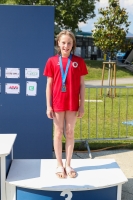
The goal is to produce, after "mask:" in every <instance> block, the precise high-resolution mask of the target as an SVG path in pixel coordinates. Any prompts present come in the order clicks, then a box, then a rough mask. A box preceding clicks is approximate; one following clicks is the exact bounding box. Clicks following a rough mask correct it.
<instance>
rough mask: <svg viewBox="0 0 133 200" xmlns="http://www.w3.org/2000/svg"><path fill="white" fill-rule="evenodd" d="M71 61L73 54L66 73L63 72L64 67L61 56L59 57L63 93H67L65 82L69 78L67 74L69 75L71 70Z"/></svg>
mask: <svg viewBox="0 0 133 200" xmlns="http://www.w3.org/2000/svg"><path fill="white" fill-rule="evenodd" d="M71 59H72V54H70V56H69V57H68V62H67V66H66V70H65V72H64V70H63V65H62V59H61V55H60V56H59V63H60V71H61V78H62V87H61V92H66V85H65V81H66V77H67V74H68V69H69V67H70V62H71Z"/></svg>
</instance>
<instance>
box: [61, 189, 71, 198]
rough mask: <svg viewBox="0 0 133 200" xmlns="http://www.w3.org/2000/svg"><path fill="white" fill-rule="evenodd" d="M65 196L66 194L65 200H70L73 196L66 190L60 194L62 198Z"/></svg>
mask: <svg viewBox="0 0 133 200" xmlns="http://www.w3.org/2000/svg"><path fill="white" fill-rule="evenodd" d="M66 194H67V195H68V196H67V198H65V200H71V199H72V196H73V194H72V192H71V191H67V190H66V191H63V192H62V193H61V194H60V196H63V197H64V196H65V195H66Z"/></svg>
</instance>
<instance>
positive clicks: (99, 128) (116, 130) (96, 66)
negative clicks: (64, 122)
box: [75, 60, 133, 151]
mask: <svg viewBox="0 0 133 200" xmlns="http://www.w3.org/2000/svg"><path fill="white" fill-rule="evenodd" d="M85 62H86V64H87V68H88V71H89V74H88V75H86V76H85V80H101V77H102V68H103V61H90V60H85ZM132 76H133V72H130V71H129V70H127V69H125V68H122V67H119V66H116V77H117V78H127V77H132ZM107 77H108V66H106V68H105V76H104V78H105V79H107ZM99 90H100V89H99ZM116 94H117V96H116V98H105V95H103V96H102V97H101V96H100V91H98V96H97V99H99V100H100V99H101V100H103V103H98V104H97V106H96V103H90V104H89V105H90V106H89V110H88V103H85V115H84V117H83V118H82V127H80V120H78V121H77V123H76V127H75V139H79V138H80V137H81V136H80V129H81V128H82V138H83V139H86V138H88V137H90V140H89V146H90V148H91V150H97V149H104V148H105V149H110V148H111V149H116V148H128V149H133V140H124V139H123V140H115V138H118V136H120V137H124V136H126V134H127V132H128V136H133V127H132V126H125V125H123V124H122V122H123V121H126V108H127V102H126V101H127V98H126V95H127V89H122V90H121V98H120V99H119V91H118V90H116ZM85 95H86V99H88V90H87V89H86V94H85ZM128 95H129V98H128V120H133V103H132V102H133V101H132V99H133V89H130V93H129V94H128ZM89 99H96V90H95V89H93V88H91V89H90V96H89ZM104 101H106V108H105V112H106V119H105V121H106V123H104V106H105V104H104ZM112 105H113V107H112ZM119 108H120V110H119ZM96 109H97V112H96ZM119 112H120V118H119V117H118V116H119ZM96 113H97V115H96ZM96 119H97V125H96ZM88 120H89V121H88ZM111 124H112V126H111ZM97 137H98V138H101V139H102V138H103V137H104V138H113V139H111V140H97V141H91V139H93V138H97ZM75 150H80V151H81V150H87V148H86V146H85V145H84V143H82V142H81V143H76V144H75Z"/></svg>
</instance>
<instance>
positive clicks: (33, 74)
mask: <svg viewBox="0 0 133 200" xmlns="http://www.w3.org/2000/svg"><path fill="white" fill-rule="evenodd" d="M25 78H39V68H25Z"/></svg>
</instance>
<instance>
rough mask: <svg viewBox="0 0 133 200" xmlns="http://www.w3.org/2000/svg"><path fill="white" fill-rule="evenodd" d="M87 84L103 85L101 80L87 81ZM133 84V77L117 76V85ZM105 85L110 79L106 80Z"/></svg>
mask: <svg viewBox="0 0 133 200" xmlns="http://www.w3.org/2000/svg"><path fill="white" fill-rule="evenodd" d="M85 84H86V85H102V81H101V80H92V81H85ZM126 84H133V77H131V78H117V79H116V85H123V86H124V85H126ZM103 85H108V80H104V82H103Z"/></svg>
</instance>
